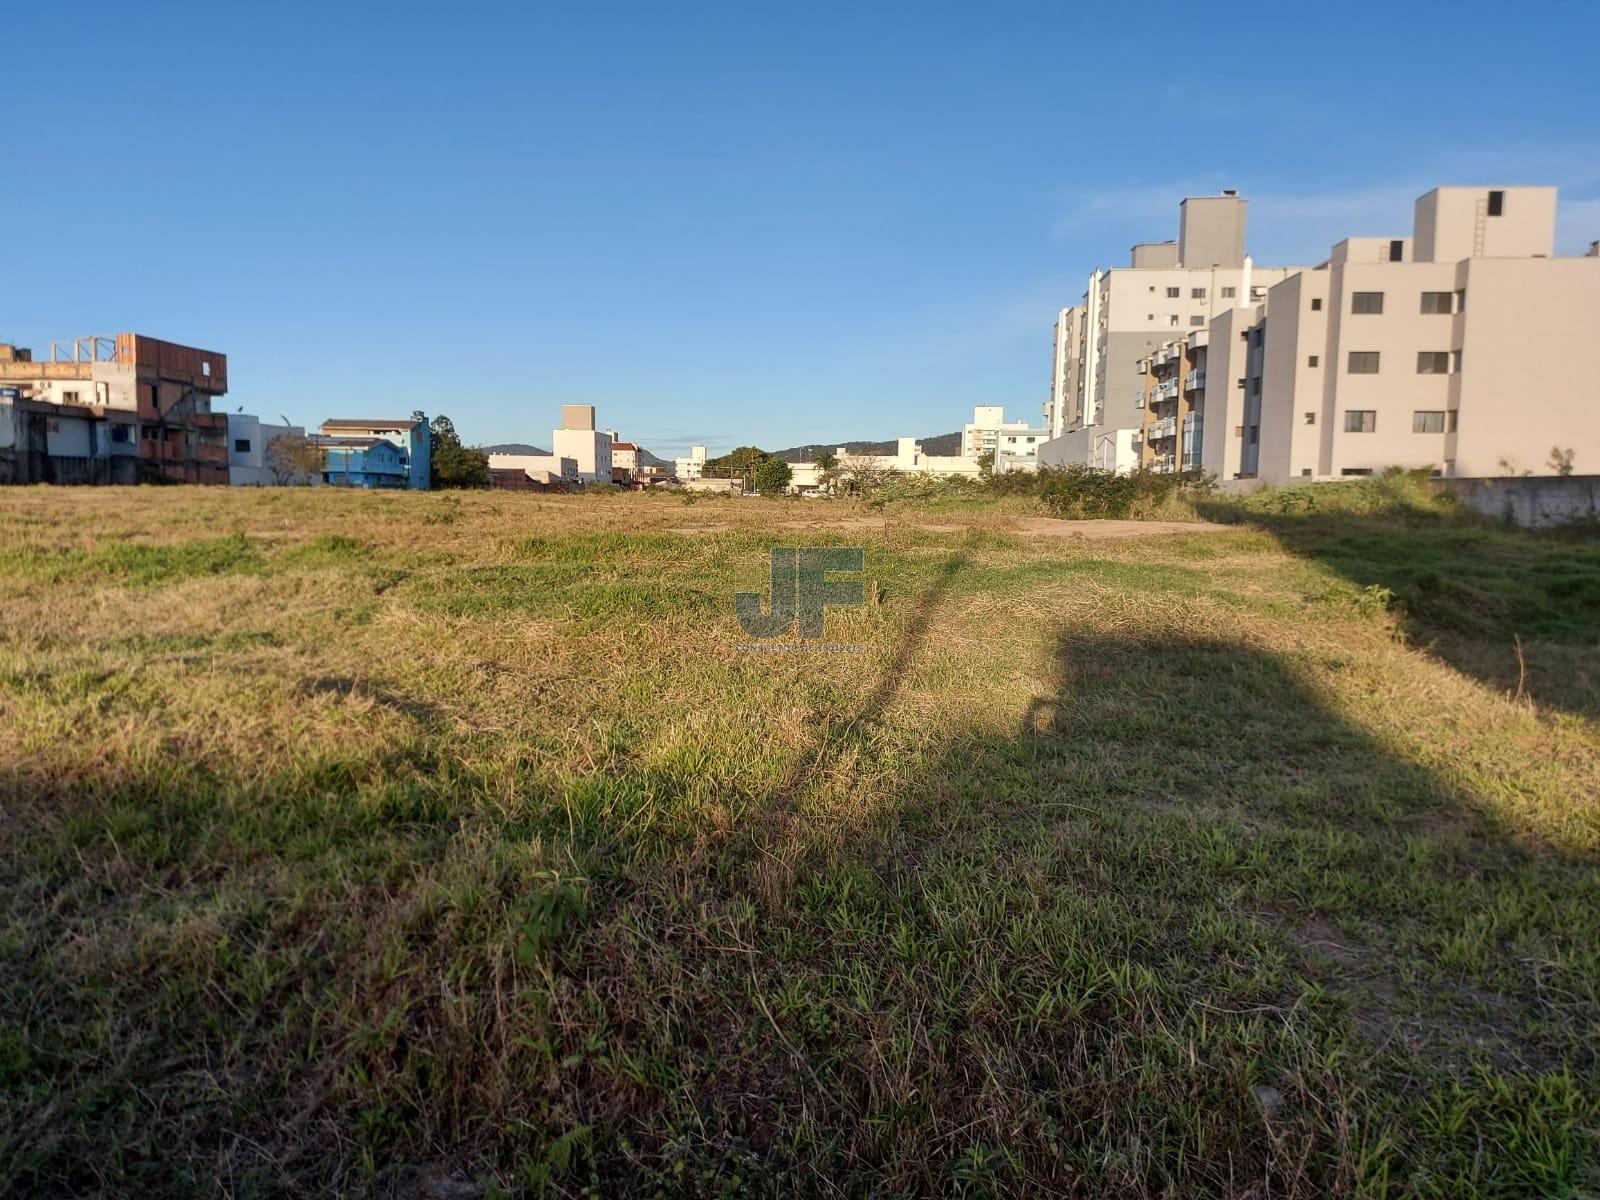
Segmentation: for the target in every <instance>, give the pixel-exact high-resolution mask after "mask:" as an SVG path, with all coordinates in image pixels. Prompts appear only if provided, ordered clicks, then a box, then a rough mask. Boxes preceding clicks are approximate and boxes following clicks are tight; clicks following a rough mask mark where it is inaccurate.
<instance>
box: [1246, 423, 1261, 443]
mask: <svg viewBox="0 0 1600 1200" xmlns="http://www.w3.org/2000/svg"><path fill="white" fill-rule="evenodd" d="M1260 440H1261V426H1259V425H1252V426H1250V436H1249V437H1248V438H1247V439H1245V441H1246V444H1247V445H1251V446H1254V445H1255V444H1256V443H1257V442H1259V441H1260Z"/></svg>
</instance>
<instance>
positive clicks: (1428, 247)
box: [1202, 187, 1600, 483]
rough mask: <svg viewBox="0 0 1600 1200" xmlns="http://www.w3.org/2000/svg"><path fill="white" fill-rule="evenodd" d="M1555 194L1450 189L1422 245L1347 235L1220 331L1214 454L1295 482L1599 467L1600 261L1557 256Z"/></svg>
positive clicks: (1416, 238) (1208, 420)
mask: <svg viewBox="0 0 1600 1200" xmlns="http://www.w3.org/2000/svg"><path fill="white" fill-rule="evenodd" d="M1555 211H1556V192H1555V189H1554V188H1548V187H1504V188H1501V187H1495V188H1489V187H1442V188H1437V189H1435V190H1434V191H1431V192H1429V193H1428V194H1427V195H1425V196H1422V197H1420V198H1419V199H1418V200H1417V202H1416V206H1415V213H1414V218H1413V229H1412V234H1411V236H1410V237H1404V236H1395V237H1360V238H1349V239H1347V240H1345V241H1343V242H1340V243H1339V244H1338V245H1336V246H1335V247H1334V248H1333V250H1332V253H1331V254H1330V256H1329V258H1328V260H1327V261H1326V262H1325V263H1323V264H1322V265H1321V266H1319V267H1317V268H1314V269H1311V270H1306V271H1301V272H1298V273H1296V274H1295V275H1293V276H1291V277H1290V278H1288V279H1286V280H1283V281H1281V282H1278V283H1276V284H1274V285H1273V286H1272V287H1271V288H1270V289H1268V291H1267V293H1266V295H1265V296H1264V297H1263V298H1262V301H1261V302H1260V303H1258V304H1255V305H1251V306H1247V307H1244V308H1240V309H1237V310H1233V311H1231V312H1229V313H1227V314H1223V315H1222V316H1219V318H1218V319H1217V320H1215V321H1213V323H1212V324H1211V327H1210V330H1209V343H1210V345H1209V350H1208V354H1209V356H1210V359H1211V362H1210V367H1209V374H1210V376H1211V386H1210V387H1209V388H1208V389H1207V390H1206V399H1205V407H1206V415H1205V419H1204V422H1203V429H1204V442H1203V451H1202V460H1203V464H1204V466H1205V469H1207V470H1209V471H1212V472H1214V473H1215V474H1217V475H1218V476H1219V478H1222V479H1233V478H1245V479H1252V478H1253V479H1261V480H1263V481H1266V482H1274V483H1284V482H1289V481H1293V480H1303V479H1336V478H1340V477H1346V476H1354V475H1369V474H1373V473H1376V472H1381V471H1382V470H1384V469H1385V468H1387V467H1396V466H1398V467H1420V468H1431V469H1432V470H1434V471H1436V472H1437V473H1439V474H1441V475H1444V476H1460V477H1475V476H1476V477H1481V476H1494V475H1505V474H1520V473H1522V472H1525V471H1532V472H1535V473H1541V472H1544V471H1547V470H1548V469H1549V468H1548V467H1546V461H1547V459H1548V458H1549V457H1550V453H1551V451H1552V449H1554V448H1556V447H1560V448H1561V449H1563V450H1566V449H1571V450H1573V451H1574V452H1575V453H1574V463H1575V466H1576V469H1577V470H1578V471H1579V472H1580V473H1594V472H1597V471H1600V382H1597V381H1596V380H1595V379H1594V378H1593V375H1592V373H1585V372H1582V371H1574V370H1572V365H1571V359H1570V355H1571V351H1572V348H1573V347H1574V346H1582V345H1586V344H1588V343H1589V342H1590V341H1592V340H1593V338H1594V334H1595V331H1596V330H1597V329H1600V258H1595V257H1592V256H1585V257H1581V258H1578V257H1574V258H1556V257H1553V254H1554V242H1555Z"/></svg>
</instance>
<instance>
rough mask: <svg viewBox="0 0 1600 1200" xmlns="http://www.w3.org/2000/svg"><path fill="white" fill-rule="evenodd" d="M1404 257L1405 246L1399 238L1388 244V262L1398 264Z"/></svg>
mask: <svg viewBox="0 0 1600 1200" xmlns="http://www.w3.org/2000/svg"><path fill="white" fill-rule="evenodd" d="M1405 256H1406V244H1405V242H1404V241H1403V240H1401V239H1400V238H1395V239H1393V240H1392V241H1391V242H1390V243H1389V261H1390V262H1399V261H1400V260H1401V259H1403V258H1405Z"/></svg>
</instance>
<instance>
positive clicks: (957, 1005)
mask: <svg viewBox="0 0 1600 1200" xmlns="http://www.w3.org/2000/svg"><path fill="white" fill-rule="evenodd" d="M1002 478H1007V477H1002ZM996 482H997V483H998V482H999V481H998V480H997V481H996ZM971 486H972V488H973V489H977V490H975V491H971V492H962V493H960V494H959V495H957V494H956V493H955V492H948V493H946V492H940V493H938V494H936V495H933V496H932V497H931V498H927V497H925V498H920V499H919V498H916V497H913V496H910V495H907V496H904V497H902V498H900V499H898V500H896V501H894V502H893V503H889V504H886V505H884V506H883V507H879V508H873V507H870V506H868V505H866V504H862V503H859V502H853V501H844V500H841V501H838V502H836V503H833V504H829V505H826V506H822V505H818V506H811V505H807V506H804V507H805V508H806V510H807V511H806V512H805V513H804V514H800V515H797V509H798V507H799V506H797V505H795V504H790V503H784V502H781V501H775V500H750V499H722V498H718V497H709V496H708V497H700V498H698V500H697V503H696V505H695V513H694V514H693V518H694V519H693V521H692V523H691V522H689V521H688V520H687V518H686V515H685V509H684V507H683V504H682V502H680V500H679V499H678V498H676V497H669V496H655V495H651V494H619V495H616V496H614V497H612V498H610V499H608V500H607V501H605V502H604V503H593V502H590V501H589V500H587V499H586V498H584V497H582V496H560V497H541V496H531V495H523V494H501V493H494V492H464V493H454V494H449V495H429V494H425V493H415V492H405V493H394V494H382V493H361V492H350V491H344V490H335V489H316V490H312V489H290V490H283V491H271V490H254V489H252V490H250V491H248V492H243V491H230V490H228V489H194V488H152V489H110V488H98V489H81V490H66V489H61V490H53V489H48V488H37V489H13V490H10V491H8V492H6V493H4V494H3V495H0V634H3V637H0V728H3V729H4V731H5V735H6V736H5V738H4V740H3V743H0V821H3V824H4V835H5V850H6V852H5V853H4V854H3V855H0V1193H5V1194H13V1195H64V1194H104V1195H126V1196H134V1195H138V1196H144V1195H153V1194H165V1195H202V1194H204V1195H212V1194H216V1193H217V1192H219V1191H221V1192H225V1193H229V1194H239V1195H279V1194H304V1195H323V1194H330V1193H338V1194H346V1195H360V1194H380V1195H405V1196H413V1195H419V1194H422V1195H441V1194H461V1195H466V1194H468V1191H461V1192H454V1193H450V1192H446V1191H440V1190H438V1187H434V1186H432V1185H429V1186H424V1184H426V1183H427V1182H428V1181H435V1182H437V1181H440V1180H443V1181H446V1182H447V1183H449V1184H450V1185H451V1186H457V1187H466V1188H468V1189H469V1190H471V1189H473V1188H483V1189H487V1192H486V1194H491V1195H564V1196H578V1195H584V1194H589V1195H645V1196H649V1195H718V1196H774V1197H778V1196H783V1197H787V1196H792V1195H797V1194H842V1195H852V1196H855V1195H860V1196H869V1195H871V1196H910V1195H923V1194H939V1195H964V1196H1039V1195H1078V1196H1085V1197H1091V1196H1104V1195H1133V1196H1138V1195H1148V1196H1184V1197H1191V1196H1230V1197H1232V1196H1253V1197H1254V1196H1260V1197H1264V1196H1268V1195H1271V1196H1277V1197H1313V1196H1317V1197H1320V1196H1326V1195H1363V1196H1373V1197H1395V1198H1399V1197H1445V1196H1482V1197H1506V1198H1508V1200H1509V1198H1511V1197H1519V1198H1520V1197H1525V1196H1532V1195H1546V1196H1563V1195H1571V1196H1578V1195H1584V1194H1590V1193H1593V1192H1594V1191H1595V1190H1596V1187H1597V1184H1600V1177H1597V1174H1596V1170H1597V1164H1600V1146H1597V1140H1596V1138H1597V1131H1600V1066H1597V1061H1596V1043H1595V1029H1596V1026H1597V1021H1600V994H1597V989H1600V875H1597V873H1596V869H1595V867H1596V854H1597V850H1600V724H1597V722H1600V637H1597V630H1600V542H1596V541H1595V540H1592V539H1585V538H1582V537H1567V538H1565V539H1557V538H1552V537H1544V536H1534V535H1528V534H1522V533H1518V532H1516V531H1511V530H1507V529H1504V528H1502V527H1499V526H1496V525H1494V524H1492V523H1489V522H1484V521H1479V520H1476V519H1470V518H1468V517H1464V516H1460V515H1458V514H1455V513H1454V512H1452V511H1450V510H1449V508H1448V506H1447V505H1445V504H1444V502H1442V501H1439V500H1437V499H1436V498H1434V497H1433V496H1432V494H1431V492H1429V491H1428V490H1427V488H1426V487H1425V485H1421V486H1419V485H1418V484H1417V483H1416V481H1414V480H1413V481H1408V480H1406V479H1404V478H1394V479H1385V480H1375V481H1364V482H1362V483H1359V484H1352V485H1348V486H1346V485H1337V484H1334V485H1321V486H1319V487H1318V488H1317V489H1316V495H1315V498H1312V497H1309V496H1302V495H1301V494H1300V492H1299V491H1298V490H1296V489H1283V490H1281V491H1277V492H1261V493H1256V494H1254V495H1252V496H1250V497H1246V498H1243V499H1240V500H1225V499H1222V498H1219V497H1216V496H1209V495H1204V494H1200V493H1191V492H1188V491H1178V492H1175V493H1173V494H1172V495H1171V496H1168V497H1167V498H1166V499H1164V500H1163V501H1162V503H1173V504H1179V505H1186V506H1189V507H1190V508H1192V509H1195V510H1197V511H1198V515H1200V516H1205V517H1209V518H1211V519H1212V520H1231V521H1234V522H1236V523H1237V524H1236V527H1235V528H1230V529H1227V530H1223V531H1220V532H1218V531H1208V532H1196V533H1193V534H1181V535H1173V536H1158V537H1142V538H1120V539H1116V540H1105V541H1094V540H1082V539H1078V538H1052V537H1044V536H1040V535H1038V534H1037V533H1030V532H1027V531H1025V529H1024V527H1023V526H1021V525H1019V524H1018V519H1019V518H1020V517H1022V516H1024V515H1028V514H1033V515H1037V514H1039V513H1040V512H1041V511H1042V505H1043V503H1044V500H1043V499H1042V498H1041V497H1039V496H1036V495H1031V494H1017V495H1013V496H1006V497H1002V498H1001V499H999V500H995V499H994V498H993V497H994V492H992V491H989V490H987V489H982V488H980V487H979V485H976V484H974V485H971ZM1071 494H1072V495H1074V496H1075V497H1076V499H1075V500H1073V501H1072V502H1071V504H1070V505H1068V506H1067V507H1069V508H1070V507H1072V505H1076V506H1077V507H1078V508H1079V509H1081V510H1083V511H1087V510H1088V508H1090V507H1093V506H1095V505H1102V506H1104V507H1105V508H1107V509H1109V508H1110V507H1112V506H1113V504H1120V503H1121V501H1120V500H1119V499H1116V498H1106V499H1099V500H1097V499H1094V498H1093V497H1094V496H1095V495H1096V493H1094V492H1093V491H1092V490H1091V489H1089V488H1088V486H1087V485H1086V486H1085V487H1084V488H1081V489H1079V490H1078V491H1076V492H1073V493H1071ZM1145 501H1149V496H1148V495H1146V494H1145V493H1142V492H1141V493H1136V495H1135V499H1134V501H1133V502H1131V503H1130V507H1129V511H1136V510H1137V506H1138V504H1139V503H1141V502H1145ZM1152 503H1153V502H1152ZM802 516H803V518H804V519H801V518H802ZM774 544H851V545H862V546H864V547H865V548H866V561H867V569H866V574H867V576H868V578H869V581H870V585H871V586H870V589H869V590H870V594H871V595H872V596H873V597H874V599H875V600H876V601H877V602H876V603H873V604H870V605H867V606H864V607H862V608H858V609H842V610H834V611H830V613H829V615H828V629H829V637H830V639H836V640H839V641H848V642H851V643H858V644H861V645H863V646H865V647H866V650H865V652H864V653H862V654H837V655H806V654H741V653H738V652H737V651H736V650H735V649H734V647H735V646H736V645H737V644H738V643H739V642H740V641H743V640H745V639H744V637H743V635H742V634H741V633H740V631H739V630H738V628H737V624H736V622H735V620H734V616H733V611H732V595H733V593H734V592H735V591H738V590H760V589H762V588H763V587H764V586H765V583H766V578H767V571H768V559H767V552H768V550H769V548H770V547H771V546H772V545H774ZM441 1186H442V1185H441Z"/></svg>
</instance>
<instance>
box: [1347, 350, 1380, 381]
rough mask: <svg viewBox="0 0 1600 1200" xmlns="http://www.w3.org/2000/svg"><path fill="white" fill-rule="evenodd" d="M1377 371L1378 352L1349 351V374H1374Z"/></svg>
mask: <svg viewBox="0 0 1600 1200" xmlns="http://www.w3.org/2000/svg"><path fill="white" fill-rule="evenodd" d="M1377 373H1378V352H1377V351H1376V350H1352V351H1350V374H1352V375H1376V374H1377Z"/></svg>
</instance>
